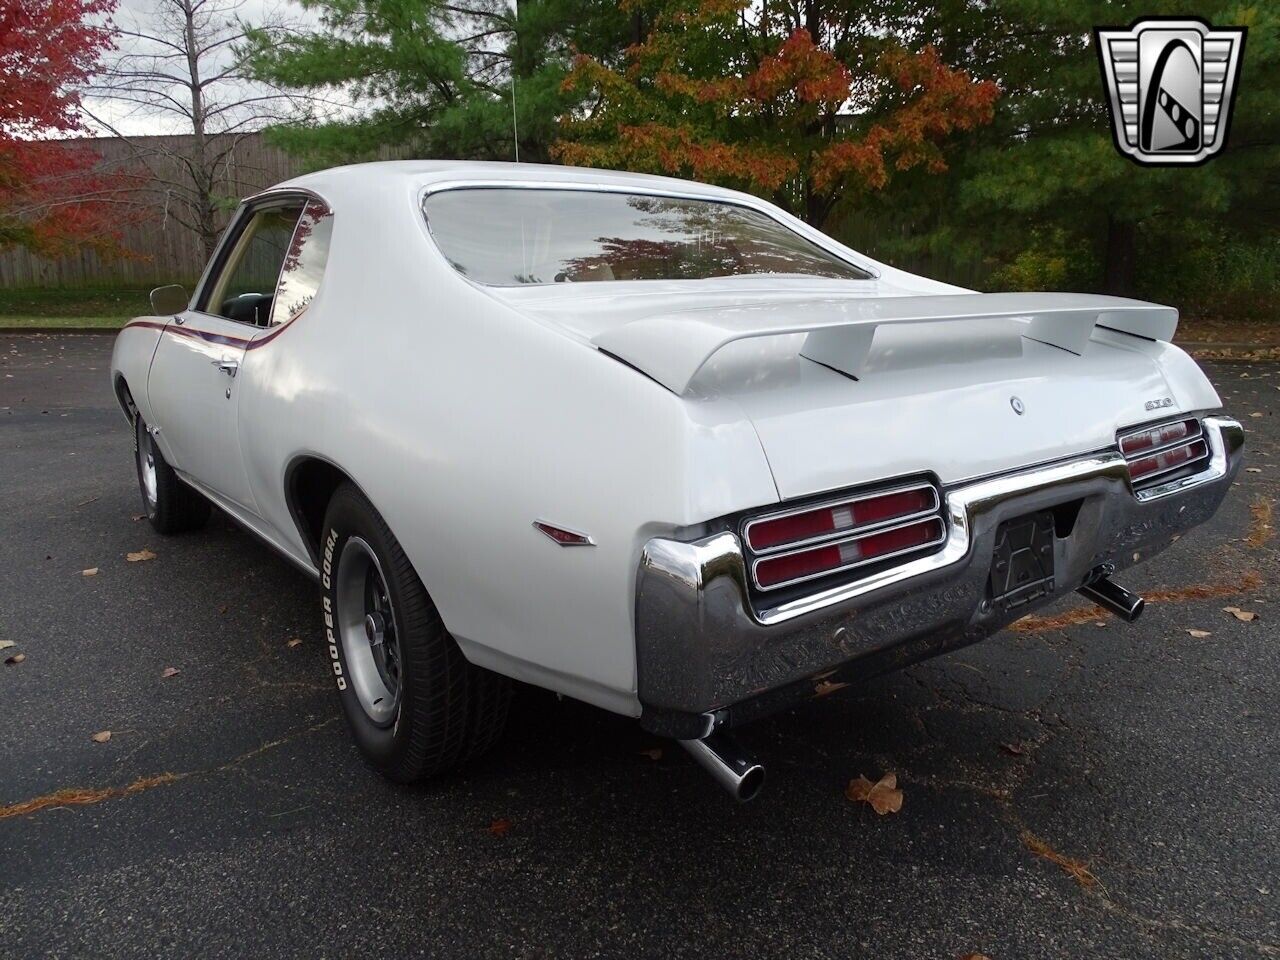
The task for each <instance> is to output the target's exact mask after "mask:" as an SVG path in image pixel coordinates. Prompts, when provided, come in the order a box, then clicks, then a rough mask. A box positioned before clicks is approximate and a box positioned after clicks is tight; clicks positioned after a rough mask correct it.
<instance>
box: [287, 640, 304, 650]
mask: <svg viewBox="0 0 1280 960" xmlns="http://www.w3.org/2000/svg"><path fill="white" fill-rule="evenodd" d="M284 645H285V646H286V647H289V648H290V649H293V648H294V647H297V646H301V645H302V638H301V637H293V638H292V639H290V640H286V641H285V642H284Z"/></svg>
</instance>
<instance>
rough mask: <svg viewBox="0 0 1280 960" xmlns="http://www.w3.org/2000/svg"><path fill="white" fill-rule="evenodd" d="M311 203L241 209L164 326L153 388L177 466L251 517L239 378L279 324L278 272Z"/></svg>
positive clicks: (164, 443) (289, 200)
mask: <svg viewBox="0 0 1280 960" xmlns="http://www.w3.org/2000/svg"><path fill="white" fill-rule="evenodd" d="M304 203H305V200H303V199H300V198H297V197H277V198H271V199H269V200H265V201H262V202H259V203H255V204H251V205H248V206H246V207H245V208H243V209H242V210H241V211H240V213H239V215H238V216H237V217H236V219H235V221H234V222H233V223H232V226H231V227H230V228H229V229H228V231H227V234H226V235H225V236H224V237H223V240H222V243H221V244H220V245H219V248H218V252H217V253H216V254H215V255H214V259H213V261H212V262H211V263H210V266H209V268H208V269H207V270H206V271H205V276H204V277H203V279H202V280H201V282H200V286H199V288H198V289H197V290H196V295H195V297H194V298H193V300H192V302H191V305H190V307H189V308H188V309H187V310H184V311H183V312H182V313H181V314H179V315H178V316H176V317H174V318H173V320H172V321H171V322H170V323H169V324H167V325H166V327H165V329H164V333H163V334H162V335H161V337H160V343H159V346H158V347H157V348H156V354H155V358H154V359H153V360H152V364H151V374H150V377H149V379H148V384H147V389H148V397H149V399H150V401H151V407H152V411H153V426H157V427H159V439H160V443H161V449H163V450H164V451H165V456H166V458H167V459H168V460H169V462H170V463H171V464H173V466H175V467H176V468H177V469H178V470H179V471H180V472H181V473H183V474H185V475H187V476H189V477H191V478H192V479H194V480H195V481H196V482H197V484H198V485H201V486H204V487H206V488H208V489H209V490H210V491H212V492H213V493H215V494H217V495H219V496H220V497H222V498H224V499H226V500H227V501H230V503H231V504H233V505H235V506H237V507H239V508H241V509H242V510H246V511H249V512H251V513H257V505H256V504H255V502H254V499H253V494H252V492H251V490H250V487H249V480H248V475H247V472H246V470H245V465H244V458H243V456H242V454H241V448H240V441H239V431H238V424H237V421H238V417H239V410H238V402H239V391H238V390H237V382H236V381H237V376H238V374H239V372H240V366H241V364H242V363H243V362H244V357H245V350H246V348H247V347H248V346H249V344H250V343H251V342H252V340H253V338H254V337H255V336H257V335H258V334H259V333H261V332H262V330H263V329H264V328H265V327H267V326H268V325H269V324H270V323H271V315H272V303H273V300H274V296H275V292H276V287H277V284H278V282H279V278H280V270H281V267H282V265H283V264H284V260H285V257H286V255H287V253H288V250H289V244H290V242H291V240H292V237H293V233H294V229H295V227H296V225H297V222H298V218H299V216H300V215H301V213H302V209H303V205H304Z"/></svg>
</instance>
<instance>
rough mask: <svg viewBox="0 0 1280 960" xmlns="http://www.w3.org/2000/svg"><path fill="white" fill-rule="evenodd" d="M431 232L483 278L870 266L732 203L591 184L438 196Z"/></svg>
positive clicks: (684, 275) (573, 279)
mask: <svg viewBox="0 0 1280 960" xmlns="http://www.w3.org/2000/svg"><path fill="white" fill-rule="evenodd" d="M423 209H424V210H425V212H426V216H427V223H428V225H429V226H430V228H431V234H432V236H433V237H435V240H436V243H437V244H438V245H439V247H440V249H441V251H442V252H443V253H444V255H445V256H446V257H447V258H448V259H449V262H450V263H452V264H453V266H454V268H455V269H456V270H457V271H458V272H459V273H461V274H463V275H464V276H467V277H470V278H471V279H472V280H476V281H478V282H480V283H489V284H497V285H502V286H510V285H515V284H526V283H581V282H589V281H603V280H703V279H707V278H709V277H731V276H739V275H744V274H799V275H802V276H817V277H835V278H843V279H848V280H867V279H870V276H871V275H870V274H868V273H867V272H866V271H865V270H861V269H859V268H858V267H855V266H854V265H853V264H851V263H848V262H847V261H845V260H841V259H840V258H838V257H836V256H835V255H833V254H830V253H828V252H827V251H825V250H823V249H822V248H821V247H819V246H818V245H817V244H815V243H813V242H811V241H809V240H806V239H805V238H804V237H802V236H800V235H799V234H797V233H795V232H794V231H792V230H788V229H787V228H786V227H784V226H783V225H782V224H781V223H779V222H778V221H777V220H774V219H773V218H772V217H769V216H766V215H765V214H763V213H758V212H756V211H755V210H750V209H748V208H746V207H740V206H737V205H735V204H731V203H718V202H715V201H710V200H687V199H683V198H677V197H661V196H647V195H641V194H628V193H607V192H592V191H587V190H554V189H550V190H542V189H525V188H503V187H493V188H490V187H477V188H465V189H455V190H445V191H441V192H440V193H435V194H431V195H430V196H428V197H427V198H426V200H425V201H424V203H423Z"/></svg>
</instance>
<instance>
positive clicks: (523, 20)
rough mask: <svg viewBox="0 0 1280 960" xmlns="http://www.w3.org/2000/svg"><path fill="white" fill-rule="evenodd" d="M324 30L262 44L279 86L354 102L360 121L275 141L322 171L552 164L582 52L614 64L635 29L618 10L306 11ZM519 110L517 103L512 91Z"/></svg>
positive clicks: (317, 1)
mask: <svg viewBox="0 0 1280 960" xmlns="http://www.w3.org/2000/svg"><path fill="white" fill-rule="evenodd" d="M302 3H303V6H304V7H306V8H307V9H308V10H310V11H311V12H312V13H313V14H315V15H316V16H317V17H318V19H319V26H318V27H317V28H316V29H314V30H311V31H308V32H305V33H300V34H296V35H294V36H290V37H287V38H282V39H281V38H275V37H272V36H270V35H268V34H265V33H255V34H253V35H252V37H251V39H252V41H253V43H252V55H253V60H252V63H253V68H254V73H255V75H256V76H257V77H259V78H261V79H263V80H266V81H268V82H271V83H275V84H280V85H282V86H287V87H290V88H295V89H302V90H306V91H309V92H311V93H313V94H317V95H325V96H332V97H338V98H342V99H345V100H347V101H349V102H350V103H352V104H353V105H354V107H355V108H356V112H354V113H353V114H352V115H350V116H344V117H341V118H337V119H334V120H332V121H331V122H328V123H325V124H320V125H314V126H310V127H305V128H303V127H298V126H293V127H286V128H281V129H279V130H277V131H275V136H276V138H277V139H278V140H279V142H281V143H283V144H284V146H286V147H287V148H289V149H291V150H294V151H297V152H301V153H304V154H307V155H309V156H310V157H311V158H312V159H313V160H314V161H315V162H318V163H334V162H342V161H347V160H352V159H367V158H370V157H373V156H376V155H377V154H378V151H379V150H380V149H382V148H386V147H393V148H396V150H397V151H398V154H399V155H404V154H410V155H420V156H440V157H453V158H460V159H483V160H512V159H515V156H516V150H515V139H516V138H515V136H514V135H513V130H512V127H513V121H514V125H515V126H516V128H517V129H518V131H519V156H520V159H523V160H546V159H547V158H548V150H549V147H550V144H551V142H552V140H553V139H554V138H555V136H556V128H555V121H556V117H557V116H558V115H559V114H560V113H561V112H562V111H563V110H564V109H566V108H567V106H568V105H569V104H570V103H571V101H572V98H571V97H569V96H567V95H566V94H565V92H564V91H563V90H562V81H563V79H564V76H565V74H566V72H567V70H568V67H569V64H570V62H571V59H572V56H573V55H574V53H575V52H576V51H579V50H585V51H590V52H592V53H594V54H595V55H597V56H600V57H602V58H603V59H605V60H610V59H611V58H613V57H616V56H617V52H618V51H620V50H621V49H622V47H623V45H624V44H625V42H626V40H627V38H628V37H629V35H630V30H631V25H630V24H629V23H628V22H627V20H626V19H625V18H620V17H619V16H618V14H617V5H616V3H615V2H610V0H523V2H521V3H520V4H519V15H518V16H517V13H516V9H515V6H514V4H509V3H508V2H507V0H458V2H448V0H302ZM513 78H514V80H515V102H514V104H513V103H512V95H513V94H512V81H513Z"/></svg>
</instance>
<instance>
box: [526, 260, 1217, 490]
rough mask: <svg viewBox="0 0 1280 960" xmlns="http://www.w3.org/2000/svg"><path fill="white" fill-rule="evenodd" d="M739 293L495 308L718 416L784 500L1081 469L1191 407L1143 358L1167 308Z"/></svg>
mask: <svg viewBox="0 0 1280 960" xmlns="http://www.w3.org/2000/svg"><path fill="white" fill-rule="evenodd" d="M741 279H745V278H731V279H728V280H720V281H696V282H689V281H685V282H678V283H674V284H665V283H660V284H653V283H649V284H630V283H627V284H622V283H607V284H606V283H601V284H583V285H579V286H577V287H575V288H573V289H572V290H565V289H564V287H557V288H550V289H549V288H546V287H543V288H530V289H522V290H518V291H511V292H510V295H508V291H506V290H504V291H503V293H502V297H503V299H504V300H506V301H507V302H508V303H510V304H511V305H513V306H517V308H518V309H521V310H522V312H526V313H527V314H529V315H531V316H534V317H535V318H536V319H539V320H541V321H543V322H548V323H552V324H555V325H557V326H560V327H561V328H563V329H566V330H567V331H568V332H569V333H570V334H571V335H574V336H576V337H578V338H580V339H583V340H585V341H587V342H589V343H591V344H592V345H593V346H595V347H597V348H598V349H601V350H603V351H605V352H608V353H611V354H613V355H615V356H617V357H618V358H619V359H622V360H624V361H625V362H627V363H630V364H631V365H633V366H635V367H637V368H638V369H639V370H641V371H642V372H644V373H646V374H648V375H649V376H651V377H652V378H653V379H655V380H657V381H658V382H659V383H662V384H663V385H664V386H666V387H667V388H668V389H671V390H672V391H673V392H676V393H679V394H681V395H683V396H685V397H686V398H687V400H688V402H689V403H694V404H698V403H707V402H716V403H720V404H721V405H723V401H724V400H726V399H727V400H731V401H733V402H734V403H735V404H736V405H737V406H738V408H739V409H741V411H742V412H743V414H744V415H745V416H746V417H747V418H749V419H750V421H751V423H752V424H753V426H754V428H755V430H756V433H757V435H758V436H759V438H760V442H761V445H762V446H763V448H764V452H765V455H766V457H767V458H768V461H769V465H770V468H771V469H772V471H773V475H774V479H775V482H776V484H777V487H778V493H779V496H780V498H781V499H783V500H787V499H791V498H793V497H799V496H804V495H808V494H813V493H819V492H823V491H827V490H833V489H839V488H842V487H848V486H852V485H856V484H860V483H866V482H873V481H878V480H884V479H887V478H892V477H901V476H908V475H912V474H932V475H935V476H936V477H937V478H938V479H939V480H940V481H941V482H942V483H944V484H947V483H954V482H957V481H960V480H964V479H968V478H972V477H976V476H985V475H990V474H993V473H998V472H1001V471H1006V470H1011V469H1016V468H1019V467H1023V466H1027V465H1030V464H1034V463H1040V462H1044V461H1048V460H1054V459H1059V458H1062V457H1066V456H1071V455H1076V454H1082V453H1087V452H1090V451H1094V450H1098V449H1101V448H1103V447H1106V446H1110V445H1111V444H1113V443H1114V442H1115V435H1116V430H1117V429H1118V428H1120V427H1122V426H1128V425H1131V424H1134V423H1139V422H1143V421H1145V420H1151V419H1155V418H1157V417H1159V416H1162V415H1165V414H1167V415H1174V414H1176V413H1178V412H1180V410H1182V409H1183V403H1184V401H1185V400H1202V399H1203V391H1202V390H1197V389H1192V388H1187V389H1184V390H1183V393H1184V396H1183V397H1180V396H1179V393H1178V391H1177V390H1176V389H1175V386H1176V385H1175V384H1172V383H1171V382H1170V378H1169V377H1168V376H1167V375H1166V370H1165V367H1164V365H1163V364H1162V363H1161V362H1160V360H1159V358H1160V355H1161V353H1162V351H1168V350H1174V349H1175V348H1172V347H1169V346H1168V345H1167V344H1162V343H1158V342H1156V341H1159V340H1164V339H1168V338H1170V337H1172V335H1173V330H1174V328H1175V327H1176V322H1177V314H1176V311H1173V310H1172V309H1170V308H1167V307H1158V306H1155V305H1152V304H1143V303H1139V302H1138V301H1132V300H1121V299H1119V298H1110V297H1084V296H1081V295H1075V294H999V295H979V294H963V295H950V296H920V295H918V293H919V291H915V290H910V289H904V288H895V287H891V286H889V285H888V284H886V283H884V282H883V281H881V282H876V283H871V284H867V285H865V286H862V285H859V289H857V290H856V291H855V292H851V287H852V286H853V285H851V284H849V283H848V282H844V281H839V282H831V281H816V282H815V281H808V280H805V281H791V282H778V281H776V280H775V281H774V282H773V283H771V284H767V285H766V284H765V283H763V282H762V278H754V282H753V283H752V284H743V283H741ZM587 288H607V289H595V290H591V289H587ZM925 289H929V288H925ZM935 289H936V288H935ZM1126 329H1127V330H1128V331H1129V333H1124V332H1117V331H1121V330H1126ZM1131 334H1137V336H1134V335H1131ZM1201 379H1203V378H1202V377H1201ZM1184 387H1185V385H1184ZM1211 392H1212V391H1210V393H1211ZM1214 399H1215V400H1216V397H1215V398H1214ZM1152 403H1154V404H1158V405H1159V406H1158V407H1155V408H1152V407H1149V404H1152ZM1153 409H1154V410H1155V412H1153Z"/></svg>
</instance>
